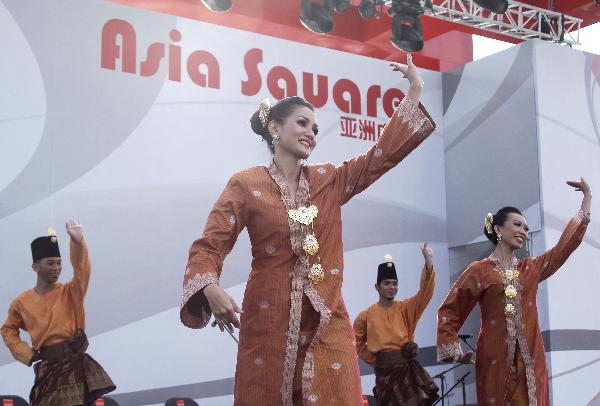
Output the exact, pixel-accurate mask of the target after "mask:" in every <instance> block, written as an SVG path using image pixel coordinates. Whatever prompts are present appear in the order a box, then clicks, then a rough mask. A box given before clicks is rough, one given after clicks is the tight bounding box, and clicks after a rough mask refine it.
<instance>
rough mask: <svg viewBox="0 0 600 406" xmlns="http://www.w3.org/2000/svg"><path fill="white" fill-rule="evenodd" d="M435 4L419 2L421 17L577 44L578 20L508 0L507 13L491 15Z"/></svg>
mask: <svg viewBox="0 0 600 406" xmlns="http://www.w3.org/2000/svg"><path fill="white" fill-rule="evenodd" d="M435 2H436V3H438V4H433V7H430V8H428V7H427V6H431V3H429V4H427V3H428V1H427V0H421V3H422V5H423V7H425V15H428V16H430V17H433V18H439V19H441V20H446V21H450V22H453V23H457V24H463V25H468V26H470V27H473V28H476V29H479V30H484V31H489V32H493V33H496V34H500V35H506V36H509V37H513V38H517V39H521V40H528V39H532V38H540V39H543V40H546V41H552V42H559V43H563V44H567V45H570V46H572V45H579V30H580V29H581V23H582V22H583V20H582V19H580V18H576V17H572V16H569V15H566V14H562V13H557V12H555V11H550V10H546V9H543V8H539V7H534V6H530V5H528V4H524V3H519V2H517V1H512V0H508V10H506V12H505V13H503V14H494V13H492V12H490V11H488V10H486V9H484V8H483V7H480V6H478V5H477V4H475V3H474V2H473V1H471V0H439V1H435ZM391 4H392V0H386V1H385V5H386V6H390V5H391Z"/></svg>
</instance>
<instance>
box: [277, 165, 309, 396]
mask: <svg viewBox="0 0 600 406" xmlns="http://www.w3.org/2000/svg"><path fill="white" fill-rule="evenodd" d="M268 171H269V174H270V175H271V177H272V178H273V180H274V181H275V183H276V184H277V186H278V188H279V192H280V194H281V201H282V202H283V204H284V209H285V211H286V213H287V212H288V211H289V210H290V209H295V208H297V207H298V206H307V205H308V202H309V198H308V196H309V184H308V181H307V180H306V176H305V174H304V168H302V169H301V170H300V180H299V182H298V189H297V190H296V196H295V198H294V199H292V197H291V196H290V194H289V190H288V187H287V182H286V180H285V177H284V176H283V174H282V173H281V171H280V170H279V168H277V166H276V165H275V163H271V165H270V166H269V168H268ZM288 226H289V228H290V243H291V245H292V250H293V251H294V253H295V254H296V255H297V256H298V259H297V260H296V264H295V265H294V272H293V273H292V275H291V277H292V292H291V298H290V299H291V303H290V318H289V322H288V335H287V336H288V337H287V343H286V350H285V359H284V363H283V383H282V386H281V397H282V403H283V405H284V406H292V393H293V381H294V371H295V369H296V358H297V354H298V341H299V340H298V338H299V335H300V320H301V312H302V295H303V287H304V284H303V280H304V278H305V277H306V275H307V274H308V268H309V261H308V258H307V255H306V253H305V252H304V250H303V248H302V242H303V238H304V234H305V233H304V232H303V229H302V224H300V223H299V222H297V221H294V220H292V219H291V218H289V217H288ZM307 355H308V353H307ZM305 365H306V362H305Z"/></svg>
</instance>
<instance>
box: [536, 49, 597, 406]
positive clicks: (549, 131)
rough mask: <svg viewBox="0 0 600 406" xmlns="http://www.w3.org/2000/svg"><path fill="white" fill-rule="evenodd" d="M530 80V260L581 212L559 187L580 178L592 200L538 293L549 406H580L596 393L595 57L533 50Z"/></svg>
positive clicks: (577, 197)
mask: <svg viewBox="0 0 600 406" xmlns="http://www.w3.org/2000/svg"><path fill="white" fill-rule="evenodd" d="M535 75H536V105H537V121H538V132H539V150H540V154H539V156H540V160H539V161H540V188H541V191H542V208H543V211H542V222H543V230H542V235H541V236H540V238H536V239H534V246H533V248H534V249H533V254H534V255H538V254H540V253H541V252H543V251H545V250H546V249H549V248H551V247H552V246H554V244H556V242H557V241H558V239H559V237H560V234H561V232H562V230H563V229H564V227H565V225H566V224H567V222H568V221H569V219H570V218H571V217H572V216H573V215H574V214H575V212H576V211H577V210H578V209H579V207H580V203H581V193H580V192H575V191H573V189H571V188H570V187H569V186H568V185H566V184H565V181H566V180H570V179H579V177H581V176H583V177H584V178H585V179H586V180H587V181H588V183H589V184H590V186H591V188H592V190H593V191H594V192H595V200H593V201H592V209H591V212H592V222H591V223H590V224H589V226H588V230H587V233H586V236H585V238H584V240H583V242H582V244H581V246H580V247H579V248H578V249H577V251H575V253H574V254H573V255H572V256H571V258H569V259H568V260H567V262H566V263H565V264H564V265H563V267H562V268H561V269H560V270H559V272H557V273H556V274H554V275H553V276H552V277H551V278H550V279H548V280H547V281H546V282H544V283H543V284H542V286H543V288H544V289H543V290H542V291H541V292H540V296H542V297H543V296H545V297H546V298H547V302H546V309H545V311H543V313H542V316H543V319H542V320H543V326H544V330H545V331H544V338H545V341H546V343H547V346H548V347H549V348H550V349H551V352H550V353H549V361H550V363H549V374H550V376H551V377H552V381H551V382H552V387H551V390H552V401H553V404H555V405H567V404H572V405H587V404H588V402H590V401H591V400H592V399H593V398H594V397H595V396H597V395H598V394H599V393H600V383H598V376H600V313H599V312H598V308H599V305H600V299H599V297H598V287H599V286H600V273H599V272H598V271H597V270H598V269H597V268H598V264H599V263H600V227H599V223H598V215H597V214H598V213H599V212H600V201H599V199H598V191H599V190H600V56H598V55H592V54H587V53H584V52H580V51H574V50H572V49H569V48H565V47H556V46H552V45H551V44H546V43H543V42H538V43H536V46H535ZM540 312H542V309H540Z"/></svg>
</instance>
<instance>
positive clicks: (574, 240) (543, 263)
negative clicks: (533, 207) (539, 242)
mask: <svg viewBox="0 0 600 406" xmlns="http://www.w3.org/2000/svg"><path fill="white" fill-rule="evenodd" d="M567 184H568V185H569V186H571V187H573V188H575V190H576V191H580V192H582V193H583V199H582V201H581V209H580V210H579V211H578V212H577V214H575V216H574V217H573V218H572V219H571V221H569V224H567V226H566V227H565V229H564V231H563V233H562V235H561V236H560V239H559V240H558V242H557V243H556V245H555V246H554V247H552V248H550V249H549V250H548V251H546V252H545V253H543V254H542V255H539V256H537V257H535V258H532V259H528V260H530V261H531V266H530V268H531V269H532V271H533V272H537V273H538V274H539V280H540V282H541V281H543V280H545V279H547V278H549V277H550V276H552V275H553V274H554V273H555V272H556V271H558V269H559V268H560V267H561V266H562V265H563V264H564V263H565V261H566V260H567V259H568V258H569V256H570V255H571V254H572V253H573V251H575V249H576V248H577V247H578V246H579V244H581V241H582V240H583V236H584V235H585V231H586V230H587V225H588V223H589V222H590V207H591V203H592V191H591V189H590V186H589V185H588V184H587V182H586V181H585V180H584V179H583V178H581V180H580V181H567Z"/></svg>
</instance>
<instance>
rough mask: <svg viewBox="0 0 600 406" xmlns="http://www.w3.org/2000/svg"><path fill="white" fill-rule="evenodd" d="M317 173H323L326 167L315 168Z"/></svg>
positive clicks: (325, 171)
mask: <svg viewBox="0 0 600 406" xmlns="http://www.w3.org/2000/svg"><path fill="white" fill-rule="evenodd" d="M317 173H318V174H319V175H325V173H327V169H325V168H323V167H321V168H319V169H317Z"/></svg>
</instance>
